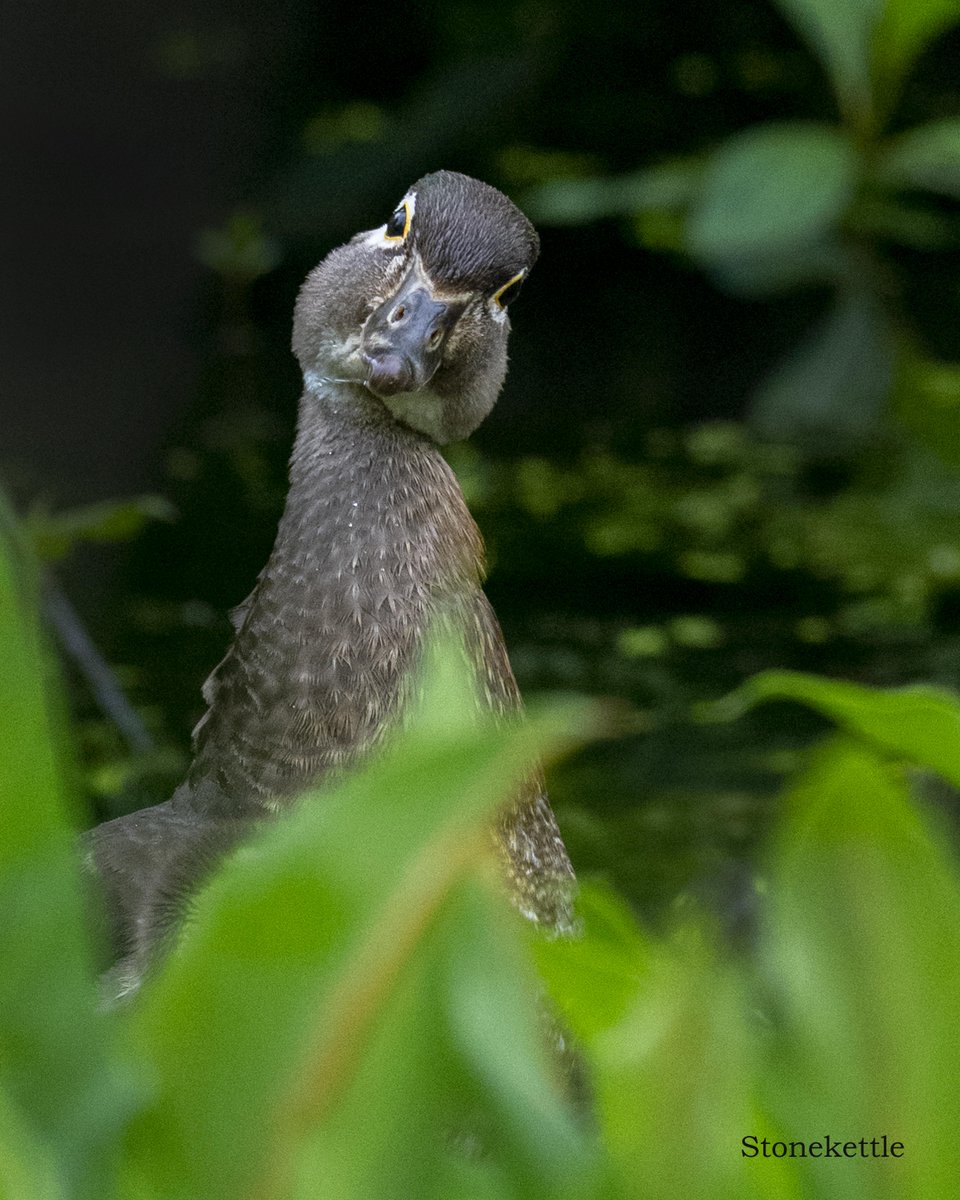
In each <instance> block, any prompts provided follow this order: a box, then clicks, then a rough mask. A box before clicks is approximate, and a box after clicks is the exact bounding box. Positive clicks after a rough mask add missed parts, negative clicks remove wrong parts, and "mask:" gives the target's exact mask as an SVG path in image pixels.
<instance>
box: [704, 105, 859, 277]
mask: <svg viewBox="0 0 960 1200" xmlns="http://www.w3.org/2000/svg"><path fill="white" fill-rule="evenodd" d="M856 171H857V163H856V158H855V155H854V153H853V150H852V148H851V146H850V144H849V142H848V141H847V139H846V138H845V137H844V136H843V134H842V133H841V132H840V131H839V130H838V129H836V128H834V127H832V126H830V125H819V124H815V123H814V122H812V121H792V122H786V121H785V122H778V123H775V124H774V123H771V124H767V125H758V126H755V127H753V128H751V129H747V130H745V131H743V132H742V133H738V134H735V135H734V136H733V137H730V138H728V139H727V140H726V141H725V142H723V143H722V144H721V145H720V146H719V147H718V148H717V150H716V151H715V152H714V154H713V156H712V157H711V158H710V160H709V162H708V164H707V168H706V172H705V175H704V180H703V187H702V190H701V192H700V194H699V198H698V199H697V201H696V203H695V204H694V206H693V208H692V210H691V212H690V219H689V225H688V230H687V249H688V250H689V252H690V254H691V255H692V256H693V257H694V258H695V259H697V261H698V262H699V263H700V264H701V265H703V266H705V267H708V268H709V267H713V266H723V265H724V264H725V263H728V262H730V261H731V260H733V262H734V263H736V261H737V260H740V259H746V260H753V259H759V258H763V257H769V256H771V255H784V254H787V255H789V254H791V253H795V252H796V251H797V250H798V248H803V247H805V246H811V245H814V244H815V243H817V242H818V241H820V240H822V239H823V238H825V237H826V236H827V235H828V234H829V233H830V232H831V231H833V230H834V229H835V228H836V227H837V226H838V225H839V223H840V221H841V219H842V218H843V215H844V212H845V211H846V208H847V205H848V204H849V201H850V198H851V196H852V194H853V187H854V182H855V178H856Z"/></svg>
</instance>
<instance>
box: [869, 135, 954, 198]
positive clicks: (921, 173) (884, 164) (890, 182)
mask: <svg viewBox="0 0 960 1200" xmlns="http://www.w3.org/2000/svg"><path fill="white" fill-rule="evenodd" d="M874 169H875V171H876V175H877V178H878V179H879V180H880V182H881V183H884V184H886V185H887V186H888V187H893V188H903V189H914V188H919V189H921V190H924V191H930V192H941V193H942V194H943V195H945V196H952V197H953V198H954V199H955V200H960V118H958V117H947V118H945V119H944V120H942V121H930V122H928V123H927V124H926V125H918V126H916V127H915V128H913V129H908V130H907V132H906V133H901V134H900V135H899V136H898V137H896V138H892V139H891V140H890V141H888V142H885V143H884V144H883V145H882V147H881V149H880V153H879V155H878V156H877V160H876V165H875V168H874Z"/></svg>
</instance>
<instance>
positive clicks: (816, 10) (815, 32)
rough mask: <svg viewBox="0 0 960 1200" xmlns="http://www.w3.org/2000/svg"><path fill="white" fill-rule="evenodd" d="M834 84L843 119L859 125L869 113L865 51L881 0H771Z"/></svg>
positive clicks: (877, 16)
mask: <svg viewBox="0 0 960 1200" xmlns="http://www.w3.org/2000/svg"><path fill="white" fill-rule="evenodd" d="M776 3H777V7H778V8H779V9H780V10H781V12H782V13H783V15H784V16H785V17H786V18H787V20H788V21H790V22H791V23H792V24H793V26H794V27H795V28H796V30H797V32H798V33H799V34H800V36H801V37H803V38H804V39H805V40H806V41H807V42H808V43H809V45H810V47H811V49H812V50H813V52H814V53H815V54H816V56H817V57H818V58H819V59H820V61H821V62H822V63H823V65H824V67H825V68H826V70H827V73H828V75H829V76H830V79H831V81H832V83H833V88H834V92H835V93H836V96H837V101H838V103H839V105H840V109H841V111H842V112H843V114H844V116H845V117H846V118H847V119H848V120H850V121H851V122H852V123H853V124H854V126H855V127H859V126H863V125H864V124H865V123H866V122H867V121H868V120H869V117H870V113H871V109H872V100H871V89H870V64H871V58H870V47H871V42H872V40H873V34H874V30H875V28H876V25H877V21H878V18H879V16H880V11H881V9H882V8H883V0H776Z"/></svg>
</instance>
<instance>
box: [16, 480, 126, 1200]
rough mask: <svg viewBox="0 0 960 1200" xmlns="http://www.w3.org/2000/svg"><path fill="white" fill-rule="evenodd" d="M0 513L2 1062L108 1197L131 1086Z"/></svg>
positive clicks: (54, 724)
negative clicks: (100, 988) (94, 949)
mask: <svg viewBox="0 0 960 1200" xmlns="http://www.w3.org/2000/svg"><path fill="white" fill-rule="evenodd" d="M2 503H3V500H2V497H0V504H2ZM0 515H2V520H0V744H2V746H3V753H2V754H0V797H2V803H0V911H2V912H3V914H4V915H3V921H2V923H0V963H2V969H0V1074H2V1078H3V1082H4V1086H5V1088H6V1089H7V1092H8V1094H9V1096H10V1097H11V1100H12V1101H13V1102H14V1103H15V1104H16V1105H17V1106H18V1107H19V1109H20V1112H21V1114H22V1119H23V1120H24V1123H25V1124H27V1125H28V1126H29V1127H30V1128H31V1129H32V1131H33V1135H34V1136H36V1137H37V1138H40V1139H41V1140H43V1141H44V1142H45V1143H46V1144H47V1146H48V1147H49V1149H50V1152H51V1157H52V1159H53V1160H54V1161H55V1162H56V1163H57V1164H58V1169H59V1171H60V1173H61V1175H62V1178H63V1180H64V1183H65V1186H66V1187H68V1188H69V1190H70V1193H71V1195H77V1196H91V1197H93V1196H95V1197H97V1198H98V1200H99V1198H100V1197H107V1196H109V1195H110V1194H111V1191H112V1183H111V1178H112V1173H111V1169H110V1166H109V1155H110V1150H111V1141H112V1138H113V1137H114V1135H115V1133H116V1130H117V1128H118V1126H119V1124H120V1121H121V1118H122V1116H123V1114H124V1111H125V1109H126V1108H127V1106H128V1104H129V1094H128V1092H127V1088H126V1086H125V1084H124V1083H123V1082H122V1081H121V1078H120V1075H119V1073H118V1071H117V1069H116V1066H115V1064H114V1063H113V1061H112V1060H111V1057H110V1054H109V1042H110V1029H109V1023H108V1020H107V1017H106V1016H105V1014H103V1013H101V1012H99V1011H98V1010H97V994H96V988H95V985H94V978H93V965H92V961H91V954H90V947H89V945H88V942H87V931H86V929H85V917H86V903H85V901H86V897H84V895H83V894H82V889H81V881H80V877H79V866H78V863H77V855H76V851H75V848H74V844H73V833H72V831H71V829H70V827H69V824H68V821H67V817H66V811H65V808H66V798H65V790H66V789H65V785H64V774H65V769H64V767H65V757H66V756H65V752H64V737H65V735H64V731H63V715H62V712H61V710H60V706H59V698H58V697H57V695H56V690H55V689H56V682H55V680H54V678H53V671H52V666H51V661H50V659H49V656H48V649H47V647H46V645H45V644H44V642H43V639H42V636H41V632H40V628H39V623H38V620H37V617H36V611H37V605H36V595H37V593H36V586H35V575H34V574H33V572H32V571H31V569H30V564H29V563H28V562H27V561H26V560H23V561H22V563H18V566H20V567H21V570H20V573H19V575H15V573H14V557H13V555H12V553H9V550H8V544H7V543H6V542H5V540H4V538H3V536H2V532H3V529H4V527H5V528H8V529H12V528H13V522H12V517H10V515H9V513H8V512H6V511H5V512H4V513H3V514H0Z"/></svg>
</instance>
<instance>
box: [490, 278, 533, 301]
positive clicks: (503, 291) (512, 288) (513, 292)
mask: <svg viewBox="0 0 960 1200" xmlns="http://www.w3.org/2000/svg"><path fill="white" fill-rule="evenodd" d="M525 275H526V271H518V272H517V273H516V275H514V277H513V278H512V279H508V280H507V282H506V283H505V284H504V285H503V287H501V288H498V289H497V290H496V291H495V292H494V293H493V302H494V304H496V305H497V307H498V308H506V307H507V305H508V304H509V303H510V302H511V301H512V300H516V298H517V297H518V296H519V295H520V288H521V287H522V286H523V277H524V276H525Z"/></svg>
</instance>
